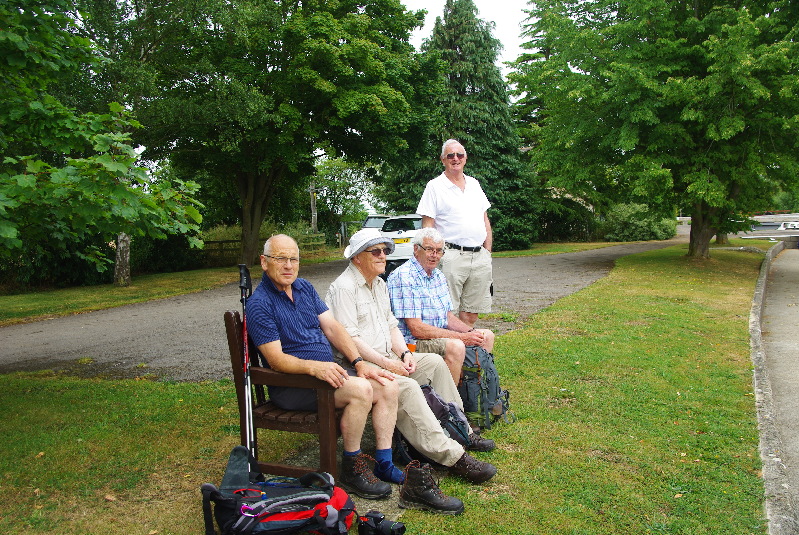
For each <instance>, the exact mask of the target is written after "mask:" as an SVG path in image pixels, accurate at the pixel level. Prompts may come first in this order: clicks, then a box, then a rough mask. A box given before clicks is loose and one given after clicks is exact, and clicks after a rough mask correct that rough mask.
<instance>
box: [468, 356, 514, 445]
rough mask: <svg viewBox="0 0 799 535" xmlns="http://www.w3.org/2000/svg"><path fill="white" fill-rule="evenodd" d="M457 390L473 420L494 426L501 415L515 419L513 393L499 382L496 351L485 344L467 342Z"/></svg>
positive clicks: (475, 423)
mask: <svg viewBox="0 0 799 535" xmlns="http://www.w3.org/2000/svg"><path fill="white" fill-rule="evenodd" d="M458 392H459V393H460V395H461V400H462V401H463V410H464V412H466V416H467V417H468V418H469V422H470V423H471V424H473V425H476V426H478V427H480V428H485V429H491V425H492V424H493V423H494V422H496V421H497V420H499V419H502V420H503V421H505V422H508V423H511V422H515V421H516V417H515V416H514V414H513V412H511V410H510V393H509V392H508V391H507V390H505V389H503V388H502V387H501V386H500V384H499V374H498V373H497V367H496V366H495V365H494V355H493V354H491V353H489V352H488V351H486V350H485V348H483V347H481V346H466V358H465V359H464V361H463V373H462V375H461V380H460V381H459V382H458Z"/></svg>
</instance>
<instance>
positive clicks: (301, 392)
mask: <svg viewBox="0 0 799 535" xmlns="http://www.w3.org/2000/svg"><path fill="white" fill-rule="evenodd" d="M347 373H348V374H349V375H351V376H355V375H357V372H356V371H355V370H354V369H351V368H350V369H347ZM268 390H269V399H270V400H271V401H272V403H274V404H275V405H277V406H278V407H280V408H281V409H283V410H287V411H315V410H316V391H315V390H313V389H310V388H289V387H285V386H270V387H268Z"/></svg>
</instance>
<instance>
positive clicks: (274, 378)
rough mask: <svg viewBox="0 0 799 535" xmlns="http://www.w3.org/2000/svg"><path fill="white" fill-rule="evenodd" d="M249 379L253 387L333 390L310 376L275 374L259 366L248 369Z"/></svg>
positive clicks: (325, 383)
mask: <svg viewBox="0 0 799 535" xmlns="http://www.w3.org/2000/svg"><path fill="white" fill-rule="evenodd" d="M250 379H251V380H252V384H254V385H266V386H283V387H291V388H313V389H315V390H335V388H334V387H333V386H332V385H331V384H330V383H328V382H326V381H322V380H321V379H317V378H316V377H311V376H310V375H304V374H303V375H295V374H290V373H283V372H277V371H275V370H272V369H269V368H261V367H260V366H252V367H250Z"/></svg>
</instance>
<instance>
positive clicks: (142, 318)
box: [0, 235, 685, 380]
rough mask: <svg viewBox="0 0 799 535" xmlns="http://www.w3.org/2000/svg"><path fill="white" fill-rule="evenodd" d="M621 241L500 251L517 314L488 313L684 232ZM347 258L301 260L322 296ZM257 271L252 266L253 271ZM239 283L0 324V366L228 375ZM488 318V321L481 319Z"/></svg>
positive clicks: (520, 316) (566, 288)
mask: <svg viewBox="0 0 799 535" xmlns="http://www.w3.org/2000/svg"><path fill="white" fill-rule="evenodd" d="M684 238H685V236H684V235H682V236H680V237H678V238H676V239H675V240H669V241H664V242H647V243H641V244H631V245H617V246H613V247H606V248H603V249H596V250H591V251H585V252H580V253H568V254H560V255H548V256H534V257H520V258H495V259H494V262H495V264H494V266H495V268H494V273H495V282H494V309H495V311H498V312H512V315H513V318H512V319H513V321H510V322H504V321H501V320H490V326H491V327H492V328H493V329H495V330H496V331H497V332H498V333H502V332H505V331H507V330H509V329H511V328H513V327H515V326H516V325H517V324H520V323H522V322H523V321H524V320H525V318H527V317H528V316H530V315H531V314H533V313H535V312H536V311H537V310H540V309H541V308H544V307H546V306H549V305H550V304H552V303H554V302H555V301H556V300H557V299H559V298H561V297H563V296H565V295H568V294H571V293H573V292H576V291H578V290H580V289H581V288H584V287H586V286H588V285H589V284H591V283H593V282H594V281H596V280H597V279H599V278H601V277H604V276H605V275H607V273H608V272H609V270H610V269H611V268H612V267H613V264H614V262H615V260H616V259H617V258H620V257H622V256H625V255H629V254H633V253H637V252H642V251H646V250H651V249H655V248H661V247H665V246H667V245H672V244H674V243H676V242H679V241H680V240H684ZM345 266H346V262H345V261H344V260H340V261H335V262H329V263H326V264H318V265H309V266H303V267H301V268H300V276H302V277H305V278H307V279H308V280H310V281H311V282H312V283H313V284H314V286H315V287H316V289H317V291H318V292H319V293H320V294H321V295H322V296H324V294H325V292H326V291H327V288H328V286H330V283H331V282H332V281H333V280H334V279H335V278H336V277H337V276H338V275H339V274H340V273H341V272H342V271H343V270H344V268H345ZM256 275H258V274H256V273H253V276H254V278H257V277H256ZM240 307H241V304H240V303H239V289H238V286H237V285H236V284H231V285H228V286H224V287H222V288H217V289H214V290H210V291H205V292H200V293H196V294H189V295H184V296H180V297H174V298H169V299H162V300H158V301H151V302H148V303H140V304H135V305H127V306H122V307H117V308H113V309H109V310H103V311H98V312H91V313H87V314H77V315H73V316H67V317H63V318H56V319H51V320H44V321H38V322H34V323H29V324H24V325H12V326H9V327H3V328H0V373H6V372H9V371H19V370H38V369H57V370H62V369H68V370H70V371H71V372H72V373H76V374H78V375H84V376H96V375H101V376H108V377H135V376H141V375H145V374H153V375H156V376H159V377H166V378H169V379H174V380H203V379H218V378H221V377H226V376H228V375H229V373H230V370H229V366H230V364H229V360H228V358H229V357H228V355H227V341H226V339H225V333H224V327H223V325H222V314H223V313H224V311H226V310H229V309H240ZM488 323H489V322H485V323H484V325H486V324H488Z"/></svg>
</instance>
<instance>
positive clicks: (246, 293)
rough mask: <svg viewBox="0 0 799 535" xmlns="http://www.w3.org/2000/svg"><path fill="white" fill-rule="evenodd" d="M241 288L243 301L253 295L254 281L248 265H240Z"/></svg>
mask: <svg viewBox="0 0 799 535" xmlns="http://www.w3.org/2000/svg"><path fill="white" fill-rule="evenodd" d="M239 288H241V297H242V299H244V298H246V297H250V295H252V279H251V278H250V270H249V269H248V268H247V264H239Z"/></svg>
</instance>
